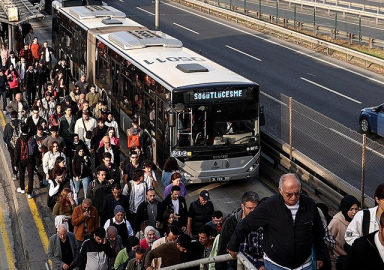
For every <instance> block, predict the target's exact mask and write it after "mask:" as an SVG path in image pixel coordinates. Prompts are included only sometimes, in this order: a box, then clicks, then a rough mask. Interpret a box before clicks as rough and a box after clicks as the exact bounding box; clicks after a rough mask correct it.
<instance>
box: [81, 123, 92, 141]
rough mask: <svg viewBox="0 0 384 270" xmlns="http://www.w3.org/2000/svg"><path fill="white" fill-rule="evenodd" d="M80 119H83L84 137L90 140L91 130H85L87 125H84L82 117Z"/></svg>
mask: <svg viewBox="0 0 384 270" xmlns="http://www.w3.org/2000/svg"><path fill="white" fill-rule="evenodd" d="M82 120H83V126H84V129H85V138H86V139H88V140H90V139H92V131H91V130H87V127H86V126H85V123H84V119H82Z"/></svg>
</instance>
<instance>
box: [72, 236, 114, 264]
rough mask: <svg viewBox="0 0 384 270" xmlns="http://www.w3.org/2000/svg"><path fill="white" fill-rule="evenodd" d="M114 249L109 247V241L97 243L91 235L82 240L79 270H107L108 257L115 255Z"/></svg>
mask: <svg viewBox="0 0 384 270" xmlns="http://www.w3.org/2000/svg"><path fill="white" fill-rule="evenodd" d="M115 256H116V254H115V251H114V250H113V249H112V248H111V245H110V244H109V241H107V242H106V243H105V244H99V243H97V242H96V240H95V238H94V233H92V234H91V237H90V238H89V239H87V240H85V241H84V243H83V244H82V246H81V249H80V254H79V269H80V270H108V265H109V260H108V258H113V257H115Z"/></svg>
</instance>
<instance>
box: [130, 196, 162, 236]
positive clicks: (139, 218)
mask: <svg viewBox="0 0 384 270" xmlns="http://www.w3.org/2000/svg"><path fill="white" fill-rule="evenodd" d="M156 206H157V215H156V221H158V222H162V221H163V213H164V211H163V205H162V204H161V202H159V201H157V203H156ZM147 207H148V202H146V201H144V202H142V203H141V204H140V205H139V207H137V211H136V216H135V223H134V230H135V232H138V231H140V225H141V223H143V222H144V221H146V220H148V211H147ZM153 227H155V226H153Z"/></svg>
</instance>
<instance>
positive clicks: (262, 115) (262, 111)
mask: <svg viewBox="0 0 384 270" xmlns="http://www.w3.org/2000/svg"><path fill="white" fill-rule="evenodd" d="M264 125H265V114H264V106H261V107H260V114H259V126H260V127H262V126H264Z"/></svg>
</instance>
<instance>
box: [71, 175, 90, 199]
mask: <svg viewBox="0 0 384 270" xmlns="http://www.w3.org/2000/svg"><path fill="white" fill-rule="evenodd" d="M73 182H74V183H75V191H76V194H77V195H79V191H80V183H83V191H84V198H87V190H88V185H89V176H87V177H85V178H80V179H79V181H76V177H73Z"/></svg>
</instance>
